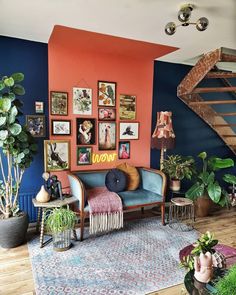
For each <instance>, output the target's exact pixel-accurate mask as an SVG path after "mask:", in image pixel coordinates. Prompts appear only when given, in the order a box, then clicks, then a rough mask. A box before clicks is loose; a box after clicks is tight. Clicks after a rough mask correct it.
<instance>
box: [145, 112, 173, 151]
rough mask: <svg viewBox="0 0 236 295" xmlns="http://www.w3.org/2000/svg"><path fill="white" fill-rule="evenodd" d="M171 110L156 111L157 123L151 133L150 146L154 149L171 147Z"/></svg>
mask: <svg viewBox="0 0 236 295" xmlns="http://www.w3.org/2000/svg"><path fill="white" fill-rule="evenodd" d="M171 117H172V112H157V123H156V127H155V130H154V132H153V134H152V142H151V146H152V148H155V149H173V148H174V146H175V134H174V130H173V127H172V118H171Z"/></svg>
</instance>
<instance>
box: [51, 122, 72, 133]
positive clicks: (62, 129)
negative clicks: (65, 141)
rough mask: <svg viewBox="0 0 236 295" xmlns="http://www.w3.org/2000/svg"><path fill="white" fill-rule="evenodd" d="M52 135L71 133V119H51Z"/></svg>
mask: <svg viewBox="0 0 236 295" xmlns="http://www.w3.org/2000/svg"><path fill="white" fill-rule="evenodd" d="M51 134H52V135H62V136H66V135H67V136H68V135H71V120H52V121H51Z"/></svg>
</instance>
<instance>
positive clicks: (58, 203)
mask: <svg viewBox="0 0 236 295" xmlns="http://www.w3.org/2000/svg"><path fill="white" fill-rule="evenodd" d="M77 201H78V199H77V198H76V197H73V196H72V197H69V198H65V199H64V200H60V199H56V200H53V201H50V202H47V203H40V202H38V201H37V200H36V199H32V202H33V205H34V207H36V208H38V215H37V225H36V231H37V232H38V231H39V226H40V223H41V227H40V248H43V247H44V246H45V245H47V244H48V243H50V242H51V241H52V238H50V239H48V240H47V241H44V218H45V212H46V210H47V209H48V208H60V207H63V206H66V205H70V204H72V203H75V202H77ZM40 219H41V220H40ZM73 236H74V239H75V240H76V241H77V235H76V230H75V229H73Z"/></svg>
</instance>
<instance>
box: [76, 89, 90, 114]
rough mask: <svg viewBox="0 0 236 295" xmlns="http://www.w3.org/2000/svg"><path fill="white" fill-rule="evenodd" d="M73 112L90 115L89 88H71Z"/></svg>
mask: <svg viewBox="0 0 236 295" xmlns="http://www.w3.org/2000/svg"><path fill="white" fill-rule="evenodd" d="M73 114H78V115H92V89H91V88H79V87H74V88H73Z"/></svg>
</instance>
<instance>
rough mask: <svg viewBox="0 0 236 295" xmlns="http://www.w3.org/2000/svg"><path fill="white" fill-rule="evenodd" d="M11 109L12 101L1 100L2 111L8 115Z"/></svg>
mask: <svg viewBox="0 0 236 295" xmlns="http://www.w3.org/2000/svg"><path fill="white" fill-rule="evenodd" d="M10 108H11V100H10V99H9V98H2V99H0V111H1V112H3V113H6V112H8V111H9V110H10Z"/></svg>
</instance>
